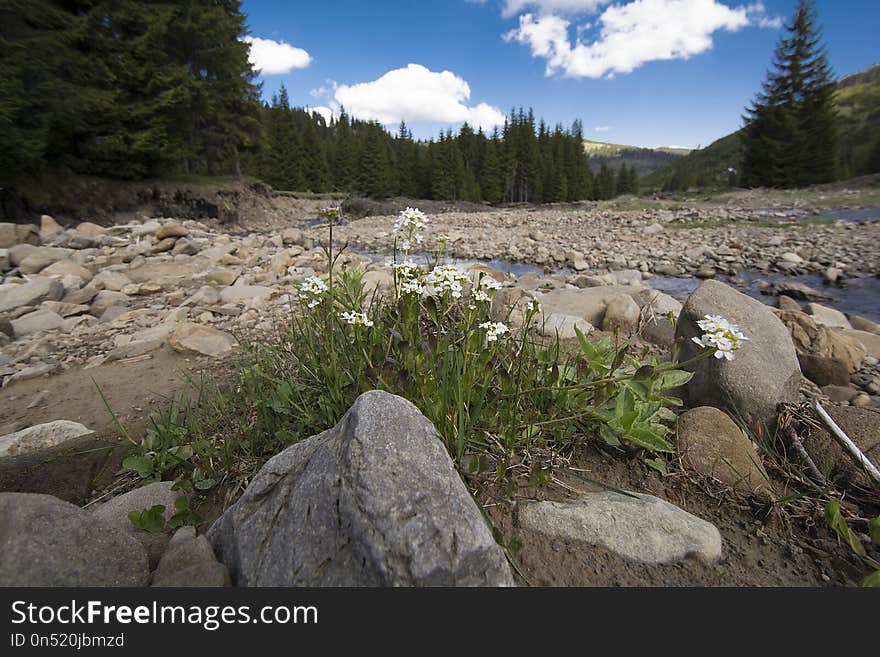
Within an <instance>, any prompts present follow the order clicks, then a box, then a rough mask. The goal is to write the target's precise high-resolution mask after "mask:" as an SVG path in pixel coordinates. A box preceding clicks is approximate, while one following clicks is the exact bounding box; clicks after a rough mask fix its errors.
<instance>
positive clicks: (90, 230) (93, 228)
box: [74, 221, 107, 238]
mask: <svg viewBox="0 0 880 657" xmlns="http://www.w3.org/2000/svg"><path fill="white" fill-rule="evenodd" d="M74 230H76V233H77V235H80V236H82V237H91V238H95V237H100V236H101V235H105V234H106V233H107V229H106V228H104V227H103V226H99V225H98V224H95V223H92V222H91V221H83V222H81V223H79V224H78V225H77V227H76V228H75V229H74Z"/></svg>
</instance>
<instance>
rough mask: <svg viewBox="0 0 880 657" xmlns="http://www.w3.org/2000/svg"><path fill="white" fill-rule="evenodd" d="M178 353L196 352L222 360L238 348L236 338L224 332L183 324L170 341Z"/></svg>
mask: <svg viewBox="0 0 880 657" xmlns="http://www.w3.org/2000/svg"><path fill="white" fill-rule="evenodd" d="M168 344H170V345H171V347H172V348H173V349H175V350H176V351H195V352H196V353H199V354H203V355H205V356H213V357H214V358H221V357H223V356H226V355H228V354H229V353H231V352H232V350H233V349H235V348H236V346H237V345H238V342H237V341H236V339H235V337H234V336H233V335H231V334H229V333H225V332H224V331H220V330H217V329H215V328H211V327H210V326H202V325H201V324H195V323H193V322H181V323H180V324H178V326H177V328H176V329H175V330H174V333H173V334H172V335H171V337H170V338H169V340H168Z"/></svg>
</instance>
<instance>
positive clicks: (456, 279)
mask: <svg viewBox="0 0 880 657" xmlns="http://www.w3.org/2000/svg"><path fill="white" fill-rule="evenodd" d="M425 280H426V281H427V282H428V283H430V284H431V285H433V286H434V290H436V292H437V293H438V294H440V295H441V296H442V295H445V294H449V295H451V296H452V297H453V298H454V299H460V298H461V293H462V290H463V289H464V287H463V283H465V282H467V280H468V275H467V273H466V272H465V271H463V270H462V269H460V268H458V267H456V266H455V265H438V266H436V267H434V269H432V270H431V273H429V274H428V275H427V276H426V277H425Z"/></svg>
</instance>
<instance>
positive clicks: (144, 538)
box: [92, 481, 183, 569]
mask: <svg viewBox="0 0 880 657" xmlns="http://www.w3.org/2000/svg"><path fill="white" fill-rule="evenodd" d="M173 485H174V482H171V481H157V482H154V483H152V484H147V485H146V486H141V487H140V488H135V489H134V490H130V491H128V492H127V493H124V494H122V495H117V496H116V497H113V498H110V500H108V501H107V502H105V503H104V504H102V505H101V506H99V507H97V508H95V509H94V510H93V511H92V515H93V516H94V517H95V518H98V519H100V520H101V521H102V522H105V523H107V524H108V525H110V526H112V527H114V528H116V529H119V530H120V531H122V532H124V533H126V534H128V535H129V536H131V537H132V538H133V539H135V540H136V541H137V542H138V543H140V544H141V545H143V546H144V550H146V552H147V559H148V560H149V563H150V568H151V569H152V568H155V567H156V564H158V563H159V558H160V557H161V556H162V553H163V552H164V551H165V547H166V546H167V545H168V539H170V538H171V537H170V536H169V535H168V534H166V533H164V532H149V531H146V530H144V529H138V528H137V527H135V526H134V525H133V524H131V520H129V518H128V514H129V513H131V512H132V511H143V510H144V509H150V508H152V507H154V506H156V505H157V504H161V505H162V506H164V507H165V519H166V520H168V519H170V518H171V516H173V515H174V501H175V500H176V499H177V498H178V497H180V496H181V495H183V493H181V492H179V491H176V490H171V486H173Z"/></svg>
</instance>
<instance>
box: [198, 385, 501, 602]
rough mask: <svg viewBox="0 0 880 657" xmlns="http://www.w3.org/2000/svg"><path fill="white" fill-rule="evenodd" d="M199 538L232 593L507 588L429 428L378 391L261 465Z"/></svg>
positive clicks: (409, 407) (479, 520)
mask: <svg viewBox="0 0 880 657" xmlns="http://www.w3.org/2000/svg"><path fill="white" fill-rule="evenodd" d="M208 539H209V540H210V541H211V543H212V544H213V546H214V549H215V550H216V551H217V554H218V556H219V557H220V560H221V561H222V562H223V563H225V564H226V566H227V567H228V568H229V571H230V574H231V575H232V580H233V582H234V583H235V584H237V585H239V586H432V585H436V586H451V585H460V586H461V585H463V586H468V585H471V586H473V585H477V586H479V585H483V586H487V585H488V586H498V585H511V584H512V583H513V580H512V577H511V574H510V570H509V568H508V565H507V562H506V560H505V557H504V553H503V551H502V550H501V548H500V547H499V546H498V545H497V544H496V543H495V541H494V539H493V538H492V533H491V531H490V530H489V528H488V527H487V525H486V523H485V521H484V519H483V517H482V515H481V513H480V511H479V509H478V508H477V507H476V505H475V504H474V501H473V499H472V498H471V496H470V494H469V493H468V491H467V489H466V488H465V486H464V484H463V483H462V481H461V479H460V478H459V476H458V473H457V472H456V470H455V468H454V466H453V464H452V461H451V459H450V458H449V455H448V454H447V452H446V449H445V448H444V446H443V443H442V440H441V438H440V436H439V435H438V434H437V431H436V429H435V428H434V427H433V425H432V424H431V423H430V422H429V421H428V420H427V418H425V417H424V416H423V415H422V414H421V413H420V412H419V411H418V409H417V408H416V407H415V406H414V405H413V404H411V403H410V402H408V401H407V400H405V399H402V398H401V397H397V396H395V395H391V394H389V393H387V392H381V391H372V392H367V393H364V394H363V395H361V396H360V397H358V398H357V400H356V401H355V403H354V405H353V406H352V407H351V408H350V409H349V410H348V412H347V413H346V414H345V416H344V417H343V418H342V419H341V420H340V422H339V424H337V425H336V426H335V427H334V428H332V429H329V430H328V431H325V432H324V433H321V434H319V435H317V436H312V437H311V438H309V439H307V440H304V441H303V442H300V443H297V444H295V445H293V446H292V447H289V448H288V449H286V450H284V451H283V452H281V453H280V454H278V455H277V456H275V457H273V458H272V459H271V460H269V461H268V462H267V463H266V464H265V465H264V466H263V468H262V469H261V470H260V472H259V473H257V475H256V477H255V478H254V479H253V481H252V482H251V484H250V486H248V488H247V490H246V491H245V493H244V495H243V496H242V497H241V498H240V499H239V500H238V501H237V502H236V503H235V504H234V505H233V506H232V507H231V508H230V509H229V510H227V511H226V512H225V513H224V514H223V515H222V516H221V517H220V518H219V519H218V520H217V522H216V523H214V525H213V526H212V527H211V529H210V531H209V532H208Z"/></svg>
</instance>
